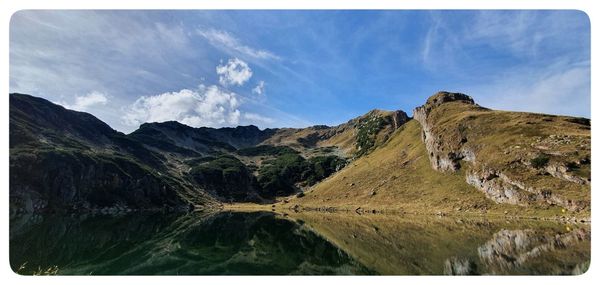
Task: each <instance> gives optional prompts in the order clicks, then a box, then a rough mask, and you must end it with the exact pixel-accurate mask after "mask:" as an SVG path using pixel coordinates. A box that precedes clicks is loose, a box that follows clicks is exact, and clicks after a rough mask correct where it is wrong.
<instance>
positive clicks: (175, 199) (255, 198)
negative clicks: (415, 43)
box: [9, 91, 591, 214]
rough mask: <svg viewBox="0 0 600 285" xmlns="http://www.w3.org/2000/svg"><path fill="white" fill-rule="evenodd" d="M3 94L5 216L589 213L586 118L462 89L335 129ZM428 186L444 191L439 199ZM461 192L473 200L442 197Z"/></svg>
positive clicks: (374, 112) (372, 114)
mask: <svg viewBox="0 0 600 285" xmlns="http://www.w3.org/2000/svg"><path fill="white" fill-rule="evenodd" d="M9 97H10V151H11V152H10V153H11V155H10V169H11V176H10V177H11V179H10V185H11V187H10V197H11V200H10V201H11V214H12V213H17V212H35V211H49V210H53V211H54V210H61V209H62V210H65V209H66V210H68V211H79V210H85V211H90V210H91V211H106V212H110V211H113V212H115V211H117V212H118V211H130V210H143V209H160V208H163V209H164V208H167V209H192V208H196V209H216V208H219V207H221V206H220V205H222V204H223V203H229V202H254V203H273V202H276V201H281V200H280V199H281V197H286V196H289V195H292V194H297V193H299V194H298V197H295V198H291V199H290V198H289V197H288V198H285V201H287V202H292V201H293V202H294V203H295V204H297V205H300V206H302V207H304V208H306V209H314V208H323V207H333V208H348V209H350V208H352V209H353V210H354V209H357V208H358V209H361V211H364V210H365V209H368V208H372V209H378V210H381V209H396V210H398V209H400V208H398V207H399V206H398V205H404V206H402V207H404V208H407V209H408V208H411V207H412V206H409V205H408V204H406V203H409V201H415V204H416V205H418V207H416V208H415V207H412V208H414V209H417V211H421V210H423V209H420V207H421V206H423V205H432V207H429V208H430V209H426V210H425V211H430V210H432V209H433V210H435V211H438V210H439V209H442V210H444V211H452V209H458V208H461V209H471V210H474V209H480V210H481V209H485V211H487V210H488V209H489V210H490V211H506V209H508V210H511V209H512V210H514V209H515V208H514V207H517V208H518V207H525V208H527V209H532V211H534V212H535V211H538V212H540V211H541V212H544V211H545V212H552V213H556V211H557V210H556V209H559V208H560V209H563V210H564V209H566V210H568V211H572V212H582V213H588V212H589V206H590V202H589V201H590V199H589V192H590V191H589V187H590V172H589V169H590V164H591V158H590V140H589V138H590V136H589V130H590V120H589V119H585V118H575V117H566V116H553V115H545V114H533V113H523V112H506V111H495V110H491V109H487V108H484V107H481V106H479V105H477V104H476V103H475V101H474V100H473V98H471V97H470V96H468V95H465V94H462V93H451V92H443V91H442V92H438V93H436V94H434V95H433V96H431V97H430V98H428V100H427V101H426V102H425V104H424V105H423V106H420V107H417V108H415V110H413V116H414V120H413V118H411V117H409V116H408V115H407V114H406V113H405V112H403V111H400V110H398V111H383V110H378V109H374V110H371V111H369V112H367V113H366V114H364V115H362V116H359V117H357V118H353V119H350V120H348V121H347V122H346V123H343V124H339V125H337V126H324V125H315V126H310V127H307V128H276V129H269V128H267V129H263V130H261V129H259V128H258V127H256V126H253V125H250V126H238V127H233V128H232V127H228V128H219V129H215V128H208V127H201V128H194V127H190V126H187V125H184V124H181V123H179V122H176V121H167V122H160V123H157V122H155V123H144V124H142V125H140V127H139V128H138V129H137V130H135V131H134V132H132V133H130V134H127V135H125V134H123V133H120V132H118V131H115V130H113V129H112V128H110V126H108V125H106V124H105V123H103V122H102V121H100V120H98V119H97V118H95V117H94V116H92V115H90V114H87V113H83V112H76V111H71V110H68V109H65V108H63V107H61V106H57V105H55V104H53V103H51V102H49V101H47V100H44V99H39V98H36V97H33V96H30V95H23V94H10V96H9ZM44 117H47V118H49V119H44ZM96 128H98V131H97V132H96V131H94V130H95V129H96ZM552 134H554V135H552ZM557 134H558V135H557ZM557 136H560V138H557ZM421 147H422V148H423V151H422V150H421ZM374 157H376V160H373V159H374ZM372 160H373V161H372ZM425 160H427V164H424V162H425ZM365 161H366V162H367V163H366V164H365ZM369 161H371V162H369ZM385 161H388V162H389V163H388V164H389V165H388V164H386V163H385ZM380 162H381V163H380ZM372 163H376V164H381V165H387V166H386V167H387V168H386V167H384V168H381V167H375V166H374V165H373V164H372ZM369 165H370V166H369ZM426 165H428V166H427V167H426ZM63 170H66V171H63ZM432 171H434V172H432ZM436 171H437V172H440V174H439V175H438V174H435V172H436ZM65 173H66V174H65ZM519 173H523V175H521V176H519V175H518V174H519ZM32 174H34V175H32ZM525 174H526V175H525ZM348 175H351V176H354V177H356V178H359V177H361V178H360V179H359V180H360V181H359V180H356V181H354V182H345V181H344V180H346V181H349V180H348V179H349V178H350V177H349V176H348ZM382 176H387V178H385V179H382V178H381V177H382ZM398 179H399V180H398ZM430 179H434V180H435V181H436V182H434V184H428V183H429V182H427V181H428V180H430ZM350 180H353V179H350ZM354 180H355V179H354ZM396 180H398V181H396ZM392 181H394V182H392ZM423 182H425V183H423ZM419 184H421V185H419ZM427 185H429V186H427ZM452 185H454V186H452ZM424 186H427V187H433V188H431V189H443V190H439V191H438V194H435V195H433V196H431V195H432V194H433V193H434V192H431V189H430V190H426V189H425V188H421V187H424ZM448 186H451V187H454V188H455V189H445V188H444V187H448ZM406 187H413V189H412V190H411V189H408V188H406ZM440 187H442V188H440ZM353 189H354V190H353ZM402 189H404V190H402ZM357 190H358V191H357ZM407 191H408V192H407ZM436 191H437V190H436ZM457 191H458V192H457ZM352 193H356V195H355V194H352ZM359 193H362V194H359ZM457 193H463V194H461V195H463V196H464V197H465V198H464V199H462V200H461V199H458V200H452V199H451V200H452V201H453V202H450V203H449V204H447V205H446V204H444V203H446V202H444V203H441V201H442V200H443V201H450V200H447V198H449V197H451V196H452V195H456V194H457ZM478 193H479V194H478ZM407 195H408V196H407ZM428 195H429V196H428ZM471 196H472V197H471ZM107 197H108V198H107ZM318 197H322V198H318ZM409 197H411V198H409ZM429 197H433V198H431V199H433V200H431V199H430V198H429ZM415 199H416V200H415ZM394 203H398V204H397V205H396V206H394V205H393V204H394ZM440 203H441V204H440ZM495 205H500V206H495ZM503 205H514V207H513V206H503ZM402 207H401V208H402ZM548 207H550V208H551V209H550V210H548ZM458 211H460V210H458ZM541 212H540V213H541Z"/></svg>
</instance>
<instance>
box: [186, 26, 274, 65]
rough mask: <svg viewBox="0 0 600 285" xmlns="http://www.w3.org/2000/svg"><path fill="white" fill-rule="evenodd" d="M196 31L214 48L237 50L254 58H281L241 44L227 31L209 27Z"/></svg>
mask: <svg viewBox="0 0 600 285" xmlns="http://www.w3.org/2000/svg"><path fill="white" fill-rule="evenodd" d="M196 32H197V34H198V35H200V36H202V37H204V38H205V39H207V40H208V42H209V43H210V44H211V45H213V46H215V47H216V48H221V49H226V50H228V51H234V52H238V53H241V54H242V55H245V56H249V57H252V58H256V59H281V58H280V57H279V56H278V55H275V54H274V53H272V52H270V51H267V50H264V49H257V48H252V47H250V46H247V45H244V44H242V43H241V42H240V40H239V39H238V38H236V37H235V36H233V35H232V34H230V33H229V32H227V31H222V30H216V29H212V28H210V29H197V30H196Z"/></svg>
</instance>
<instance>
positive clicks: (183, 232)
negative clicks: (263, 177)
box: [10, 212, 590, 275]
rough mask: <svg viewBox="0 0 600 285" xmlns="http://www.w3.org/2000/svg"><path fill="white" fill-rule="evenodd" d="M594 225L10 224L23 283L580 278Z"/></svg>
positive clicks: (355, 220) (235, 216)
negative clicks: (170, 278)
mask: <svg viewBox="0 0 600 285" xmlns="http://www.w3.org/2000/svg"><path fill="white" fill-rule="evenodd" d="M589 261H590V228H589V225H566V224H560V223H548V222H539V221H536V222H520V221H505V220H501V221H490V220H485V219H477V220H465V219H459V218H423V217H420V218H415V217H412V218H411V217H408V218H406V217H391V216H384V215H370V216H359V215H354V214H330V213H290V214H289V215H287V214H286V215H280V214H276V213H270V212H254V213H237V212H221V213H216V214H200V213H188V214H164V213H153V214H141V213H133V214H127V215H121V216H102V215H100V216H58V215H45V216H41V215H35V216H23V217H20V218H14V219H11V224H10V263H11V266H12V268H13V270H14V271H17V272H18V273H20V274H38V273H43V272H51V273H56V274H59V275H72V274H75V275H82V274H94V275H107V274H110V275H112V274H118V275H123V274H135V275H153V274H159V275H177V274H184V275H207V274H208V275H221V274H224V275H240V274H241V275H255V274H259V275H279V274H326V275H333V274H342V275H357V274H358V275H373V274H375V275H378V274H385V275H406V274H409V275H415V274H435V275H438V274H536V275H538V274H544V275H546V274H581V273H583V272H585V271H586V270H587V268H588V266H589Z"/></svg>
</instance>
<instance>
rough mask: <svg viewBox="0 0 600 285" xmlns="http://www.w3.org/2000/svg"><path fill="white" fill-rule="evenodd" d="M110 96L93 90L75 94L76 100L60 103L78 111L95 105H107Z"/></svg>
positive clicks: (86, 109)
mask: <svg viewBox="0 0 600 285" xmlns="http://www.w3.org/2000/svg"><path fill="white" fill-rule="evenodd" d="M107 102H108V98H106V95H105V94H104V93H101V92H98V91H92V92H90V93H88V94H86V95H83V96H75V102H74V103H73V104H69V103H66V102H59V103H58V104H60V105H63V106H64V107H65V108H67V109H72V110H77V111H88V110H90V108H91V107H93V106H98V105H106V103H107Z"/></svg>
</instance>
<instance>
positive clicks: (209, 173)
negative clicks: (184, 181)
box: [190, 155, 256, 201]
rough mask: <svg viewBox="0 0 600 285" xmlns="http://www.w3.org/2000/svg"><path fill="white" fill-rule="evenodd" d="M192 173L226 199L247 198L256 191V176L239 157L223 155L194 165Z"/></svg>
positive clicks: (200, 181) (200, 182) (197, 180)
mask: <svg viewBox="0 0 600 285" xmlns="http://www.w3.org/2000/svg"><path fill="white" fill-rule="evenodd" d="M190 175H191V176H192V177H193V179H194V180H195V181H196V182H197V183H198V184H200V185H203V186H204V187H206V188H207V189H208V190H210V189H212V190H214V191H215V192H216V193H215V194H217V195H218V196H219V197H222V198H224V199H226V200H231V199H233V200H240V201H244V200H247V199H248V197H250V196H251V194H252V193H253V192H254V188H255V185H256V182H255V179H254V176H252V174H251V172H250V171H249V170H248V168H247V167H246V165H244V164H243V163H242V162H241V161H239V160H238V159H237V158H235V157H233V156H230V155H221V156H218V157H216V158H214V159H212V160H207V162H204V163H202V164H200V165H197V166H195V167H193V168H192V169H191V171H190Z"/></svg>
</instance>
